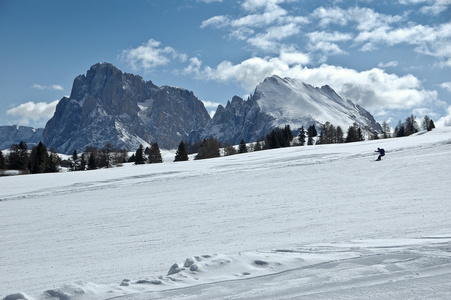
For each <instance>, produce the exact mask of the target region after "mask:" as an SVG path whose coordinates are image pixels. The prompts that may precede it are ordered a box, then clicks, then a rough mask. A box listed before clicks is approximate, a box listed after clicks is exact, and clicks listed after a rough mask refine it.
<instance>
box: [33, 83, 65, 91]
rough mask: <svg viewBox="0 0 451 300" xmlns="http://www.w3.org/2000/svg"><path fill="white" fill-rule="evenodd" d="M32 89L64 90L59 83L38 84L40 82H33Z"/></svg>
mask: <svg viewBox="0 0 451 300" xmlns="http://www.w3.org/2000/svg"><path fill="white" fill-rule="evenodd" d="M32 87H33V88H34V89H38V90H41V91H42V90H54V91H64V88H63V86H62V85H59V84H52V85H40V84H37V83H35V84H33V86H32Z"/></svg>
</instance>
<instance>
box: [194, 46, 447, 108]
mask: <svg viewBox="0 0 451 300" xmlns="http://www.w3.org/2000/svg"><path fill="white" fill-rule="evenodd" d="M295 57H296V53H281V54H280V55H279V57H263V58H262V57H252V58H249V59H247V60H245V61H242V62H241V63H238V64H233V63H231V62H229V61H223V62H221V63H220V64H218V65H217V66H216V67H215V68H212V67H205V68H203V69H200V65H198V67H199V68H197V69H196V72H197V73H198V74H202V76H203V78H205V79H206V80H212V81H218V82H228V81H235V82H237V83H239V84H240V85H241V86H242V87H243V88H244V89H245V90H246V91H248V92H252V91H253V90H254V89H255V86H256V85H257V84H258V83H259V82H261V81H263V79H264V78H266V77H268V76H272V75H278V76H281V77H291V78H296V79H300V80H302V81H304V82H306V83H309V84H312V85H314V86H322V85H326V84H328V85H330V86H331V87H332V88H334V89H335V90H336V91H337V92H338V93H340V94H342V95H344V96H345V97H347V98H349V99H350V100H352V101H353V102H354V103H357V104H360V105H361V106H362V107H365V108H366V109H371V110H372V111H373V112H374V113H375V114H376V115H377V114H382V113H384V112H385V111H386V110H387V109H399V110H404V109H411V108H415V107H419V106H425V105H427V104H430V103H432V102H437V101H438V100H437V92H436V91H430V90H425V89H424V88H423V87H422V84H421V81H420V80H419V79H418V78H416V77H415V76H413V75H411V74H408V75H404V76H398V75H395V74H389V73H386V72H385V71H384V70H382V69H379V68H373V69H371V70H366V71H361V72H359V71H356V70H353V69H349V68H344V67H338V66H331V65H327V64H323V65H321V66H319V67H316V68H308V67H305V66H302V64H301V62H307V61H308V56H306V55H304V54H302V53H299V57H298V58H299V63H297V64H296V63H293V62H294V60H293V58H295Z"/></svg>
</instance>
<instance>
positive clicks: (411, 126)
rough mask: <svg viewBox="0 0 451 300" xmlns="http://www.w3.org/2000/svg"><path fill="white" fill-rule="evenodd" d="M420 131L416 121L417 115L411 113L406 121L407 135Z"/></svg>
mask: <svg viewBox="0 0 451 300" xmlns="http://www.w3.org/2000/svg"><path fill="white" fill-rule="evenodd" d="M417 132H418V124H417V121H416V117H415V116H414V115H410V116H409V117H407V119H406V122H405V135H407V136H409V135H412V134H414V133H417Z"/></svg>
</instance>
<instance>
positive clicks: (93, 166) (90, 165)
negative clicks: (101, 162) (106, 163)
mask: <svg viewBox="0 0 451 300" xmlns="http://www.w3.org/2000/svg"><path fill="white" fill-rule="evenodd" d="M95 169H97V164H96V158H95V156H94V152H91V154H89V159H88V170H95Z"/></svg>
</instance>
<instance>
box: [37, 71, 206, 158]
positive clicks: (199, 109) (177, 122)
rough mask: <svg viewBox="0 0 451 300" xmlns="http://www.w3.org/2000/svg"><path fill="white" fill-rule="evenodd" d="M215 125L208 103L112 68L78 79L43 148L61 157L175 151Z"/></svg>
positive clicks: (51, 123) (47, 128) (52, 121)
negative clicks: (92, 149)
mask: <svg viewBox="0 0 451 300" xmlns="http://www.w3.org/2000/svg"><path fill="white" fill-rule="evenodd" d="M209 120H210V117H209V115H208V112H207V111H206V109H205V107H204V105H203V103H202V102H201V101H200V100H199V99H197V98H196V97H195V96H194V94H193V93H192V92H190V91H188V90H185V89H180V88H175V87H167V86H164V87H158V86H156V85H154V84H153V83H152V82H151V81H147V82H146V81H144V80H143V79H142V78H141V77H140V76H136V75H133V74H128V73H122V72H121V71H120V70H118V69H117V68H116V67H115V66H113V65H112V64H108V63H99V64H96V65H93V66H92V67H91V68H90V69H89V71H88V72H87V73H86V75H80V76H78V77H77V78H75V80H74V83H73V87H72V92H71V95H70V97H64V98H63V99H61V100H60V102H59V103H58V105H57V107H56V111H55V114H54V116H53V117H52V118H51V119H50V120H49V121H48V123H47V124H46V126H45V130H44V144H46V145H48V146H50V147H54V148H55V149H56V150H57V151H58V152H61V153H72V152H73V150H74V149H76V150H77V151H84V150H85V148H86V147H87V146H89V145H92V146H96V147H103V146H104V145H105V144H106V143H110V144H112V145H113V146H114V147H116V148H126V149H128V150H131V151H134V150H136V149H137V148H138V147H139V144H143V145H147V144H150V143H152V142H157V143H158V144H159V146H160V147H161V148H176V147H177V145H178V144H179V143H180V141H181V140H182V139H186V138H187V136H188V134H189V133H190V132H191V131H192V130H197V129H198V128H201V127H203V126H205V125H206V123H207V122H208V121H209Z"/></svg>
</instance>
